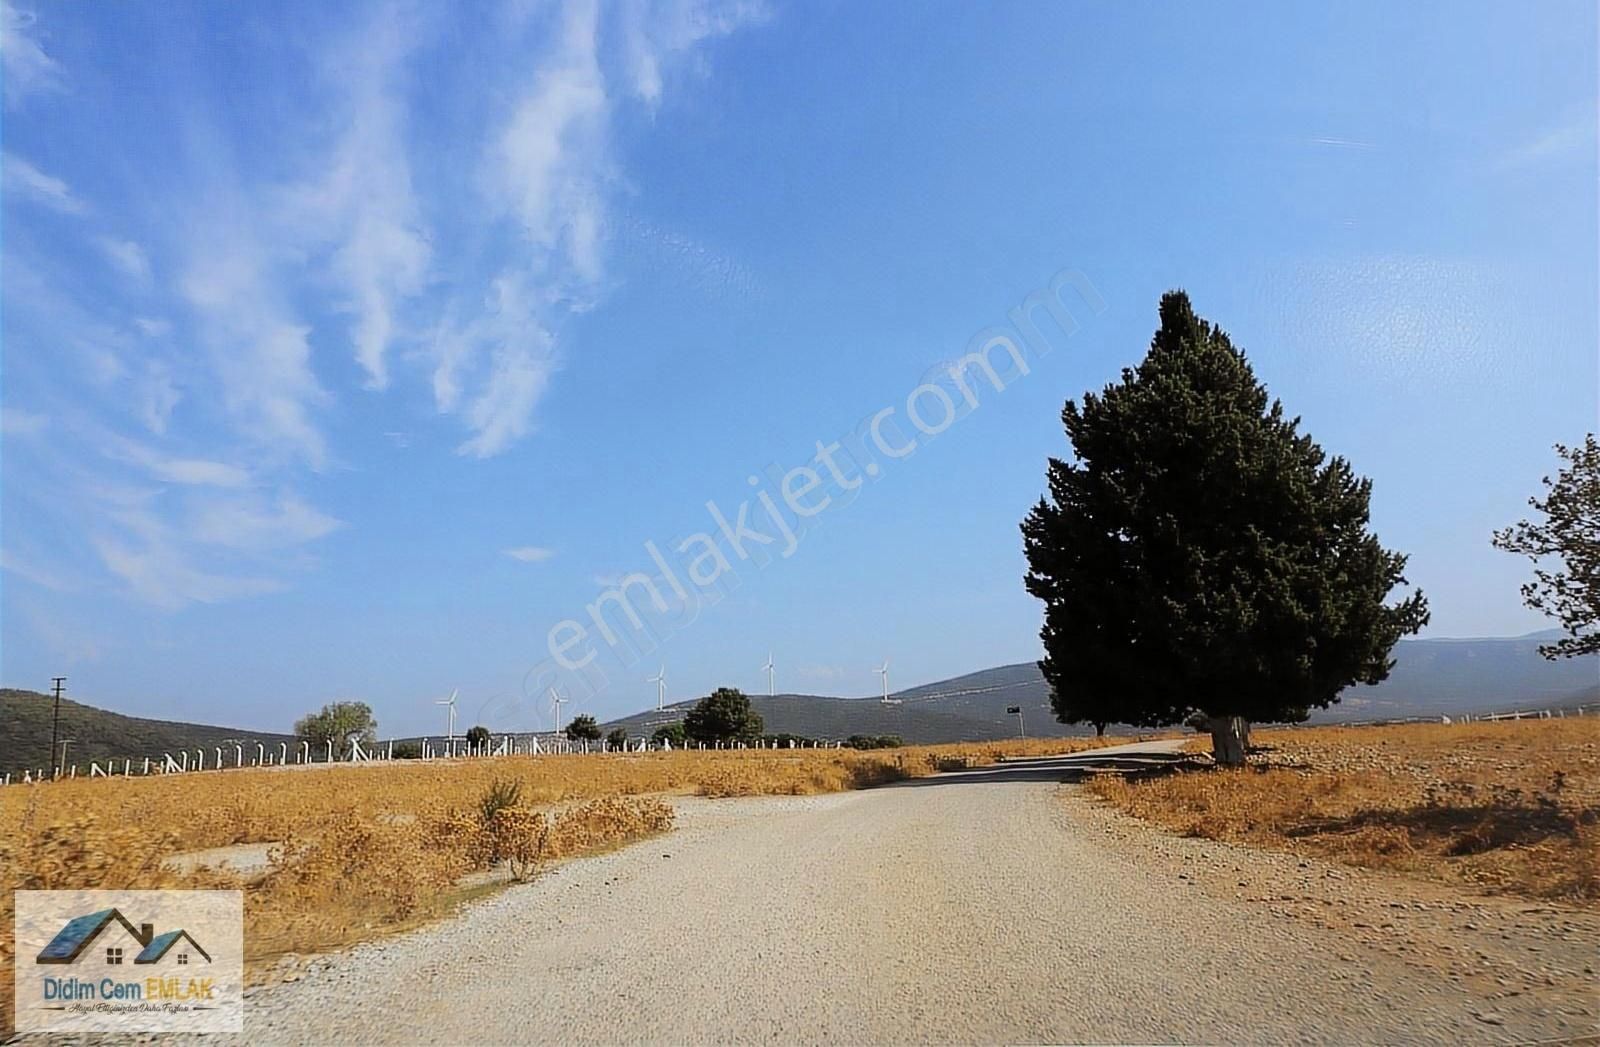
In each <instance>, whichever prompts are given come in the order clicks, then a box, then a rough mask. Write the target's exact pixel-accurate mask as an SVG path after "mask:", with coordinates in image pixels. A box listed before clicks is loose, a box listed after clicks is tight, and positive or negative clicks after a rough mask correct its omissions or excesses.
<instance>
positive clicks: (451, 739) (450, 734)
mask: <svg viewBox="0 0 1600 1047" xmlns="http://www.w3.org/2000/svg"><path fill="white" fill-rule="evenodd" d="M460 693H461V688H459V687H457V688H456V689H455V690H453V691H451V692H450V697H449V698H446V699H445V700H444V701H442V702H434V703H433V704H434V705H447V706H449V707H450V729H449V730H448V731H447V732H446V733H445V744H446V745H448V746H449V747H450V755H451V756H454V755H455V754H456V695H458V694H460Z"/></svg>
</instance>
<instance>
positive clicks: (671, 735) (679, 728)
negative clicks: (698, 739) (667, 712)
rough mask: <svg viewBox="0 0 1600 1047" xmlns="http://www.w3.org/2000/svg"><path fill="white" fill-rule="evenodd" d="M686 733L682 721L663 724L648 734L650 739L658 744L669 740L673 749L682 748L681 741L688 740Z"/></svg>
mask: <svg viewBox="0 0 1600 1047" xmlns="http://www.w3.org/2000/svg"><path fill="white" fill-rule="evenodd" d="M688 737H689V736H688V734H687V733H686V732H685V731H684V729H683V723H682V722H681V721H680V722H678V723H669V724H663V725H662V726H660V727H657V728H656V729H655V732H654V733H652V734H651V735H650V740H651V741H652V742H655V743H656V744H657V745H660V744H661V743H662V742H671V743H672V747H673V748H674V749H681V748H683V743H684V742H685V741H687V740H688Z"/></svg>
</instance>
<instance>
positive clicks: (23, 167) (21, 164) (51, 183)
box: [0, 153, 88, 214]
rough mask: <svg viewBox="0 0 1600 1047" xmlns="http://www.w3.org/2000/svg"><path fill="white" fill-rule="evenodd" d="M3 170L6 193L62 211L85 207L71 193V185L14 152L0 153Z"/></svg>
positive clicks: (63, 212) (85, 208) (79, 210)
mask: <svg viewBox="0 0 1600 1047" xmlns="http://www.w3.org/2000/svg"><path fill="white" fill-rule="evenodd" d="M0 165H3V166H4V168H5V170H4V181H3V185H4V189H5V194H6V196H8V197H10V198H12V199H17V198H21V199H23V200H26V201H29V202H30V203H36V204H43V205H44V206H45V207H49V208H51V209H53V210H56V211H60V212H61V213H62V214H83V213H84V212H86V211H87V210H88V207H86V206H85V205H84V203H83V201H82V200H80V199H78V198H77V197H76V196H74V195H73V192H72V188H71V187H70V186H68V185H67V183H66V182H64V181H62V180H61V179H59V178H56V177H55V176H54V175H48V174H45V173H44V172H43V171H41V170H39V169H38V168H37V167H35V166H33V165H32V164H30V163H29V162H28V161H26V160H24V159H22V157H20V156H17V155H16V154H15V153H6V154H4V156H0Z"/></svg>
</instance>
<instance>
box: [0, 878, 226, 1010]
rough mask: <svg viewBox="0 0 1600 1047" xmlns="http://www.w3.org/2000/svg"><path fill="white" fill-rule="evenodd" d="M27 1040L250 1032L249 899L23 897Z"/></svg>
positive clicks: (21, 966)
mask: <svg viewBox="0 0 1600 1047" xmlns="http://www.w3.org/2000/svg"><path fill="white" fill-rule="evenodd" d="M15 941H16V945H17V951H16V975H15V978H16V994H17V995H16V999H17V1004H16V1026H17V1031H18V1032H19V1033H23V1032H57V1033H71V1032H127V1033H132V1032H242V1031H243V1030H244V895H243V893H242V892H240V891H18V892H16V938H15Z"/></svg>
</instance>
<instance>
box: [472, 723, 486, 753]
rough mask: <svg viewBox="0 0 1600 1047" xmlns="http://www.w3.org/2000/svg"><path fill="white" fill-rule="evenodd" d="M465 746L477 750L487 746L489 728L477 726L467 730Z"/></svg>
mask: <svg viewBox="0 0 1600 1047" xmlns="http://www.w3.org/2000/svg"><path fill="white" fill-rule="evenodd" d="M467 744H468V745H470V746H472V747H473V748H474V749H477V748H479V747H481V746H484V745H488V744H489V728H487V727H485V726H483V725H482V724H479V725H477V726H475V727H470V728H468V729H467Z"/></svg>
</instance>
